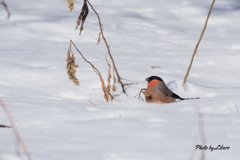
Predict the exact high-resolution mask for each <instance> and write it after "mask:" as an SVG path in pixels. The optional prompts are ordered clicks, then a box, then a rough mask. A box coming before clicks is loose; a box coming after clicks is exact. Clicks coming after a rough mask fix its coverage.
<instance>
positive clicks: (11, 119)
mask: <svg viewBox="0 0 240 160" xmlns="http://www.w3.org/2000/svg"><path fill="white" fill-rule="evenodd" d="M0 106H1V108H2V109H3V111H4V113H5V114H6V116H7V118H8V121H9V123H10V126H5V127H7V128H9V127H11V129H12V130H13V133H14V136H15V137H16V141H17V143H18V144H19V146H20V147H21V148H22V151H23V153H24V154H25V156H26V158H27V159H28V160H31V159H32V158H31V155H30V153H29V152H28V149H27V146H26V145H25V143H24V141H23V139H22V137H21V136H20V133H19V131H18V129H17V127H16V125H15V122H14V120H13V117H12V115H11V113H10V111H9V110H8V108H7V107H6V106H5V104H4V103H3V102H2V101H1V100H0Z"/></svg>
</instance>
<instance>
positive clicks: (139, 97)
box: [135, 88, 147, 101]
mask: <svg viewBox="0 0 240 160" xmlns="http://www.w3.org/2000/svg"><path fill="white" fill-rule="evenodd" d="M146 90H147V89H146V88H142V89H141V90H140V92H138V94H137V95H136V96H135V97H137V98H138V99H141V100H142V101H144V100H143V98H142V97H141V93H143V92H145V91H146Z"/></svg>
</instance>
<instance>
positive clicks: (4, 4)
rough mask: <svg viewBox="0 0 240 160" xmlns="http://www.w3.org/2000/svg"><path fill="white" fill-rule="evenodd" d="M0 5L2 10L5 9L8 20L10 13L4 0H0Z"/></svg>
mask: <svg viewBox="0 0 240 160" xmlns="http://www.w3.org/2000/svg"><path fill="white" fill-rule="evenodd" d="M0 4H2V5H3V6H4V8H5V10H6V11H7V14H8V19H10V16H11V13H10V11H9V10H8V6H7V4H6V3H5V1H4V0H2V2H0Z"/></svg>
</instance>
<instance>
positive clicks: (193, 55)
mask: <svg viewBox="0 0 240 160" xmlns="http://www.w3.org/2000/svg"><path fill="white" fill-rule="evenodd" d="M214 3H215V0H213V1H212V4H211V6H210V9H209V12H208V16H207V19H206V21H205V24H204V27H203V30H202V33H201V35H200V37H199V39H198V42H197V45H196V47H195V49H194V51H193V54H192V58H191V61H190V64H189V66H188V69H187V72H186V75H185V77H184V79H183V85H184V84H185V83H186V81H187V77H188V75H189V72H190V70H191V67H192V63H193V60H194V57H195V55H196V54H197V50H198V46H199V44H200V42H201V40H202V38H203V35H204V33H205V30H206V28H207V23H208V19H209V17H210V15H211V12H212V9H213V6H214Z"/></svg>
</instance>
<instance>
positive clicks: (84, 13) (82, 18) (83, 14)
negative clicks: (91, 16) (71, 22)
mask: <svg viewBox="0 0 240 160" xmlns="http://www.w3.org/2000/svg"><path fill="white" fill-rule="evenodd" d="M88 12H89V11H88V5H87V0H83V6H82V10H81V12H80V15H79V17H78V19H77V26H76V28H75V30H77V28H78V26H80V32H79V35H81V33H82V30H83V25H84V22H85V20H86V18H87V15H88Z"/></svg>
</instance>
